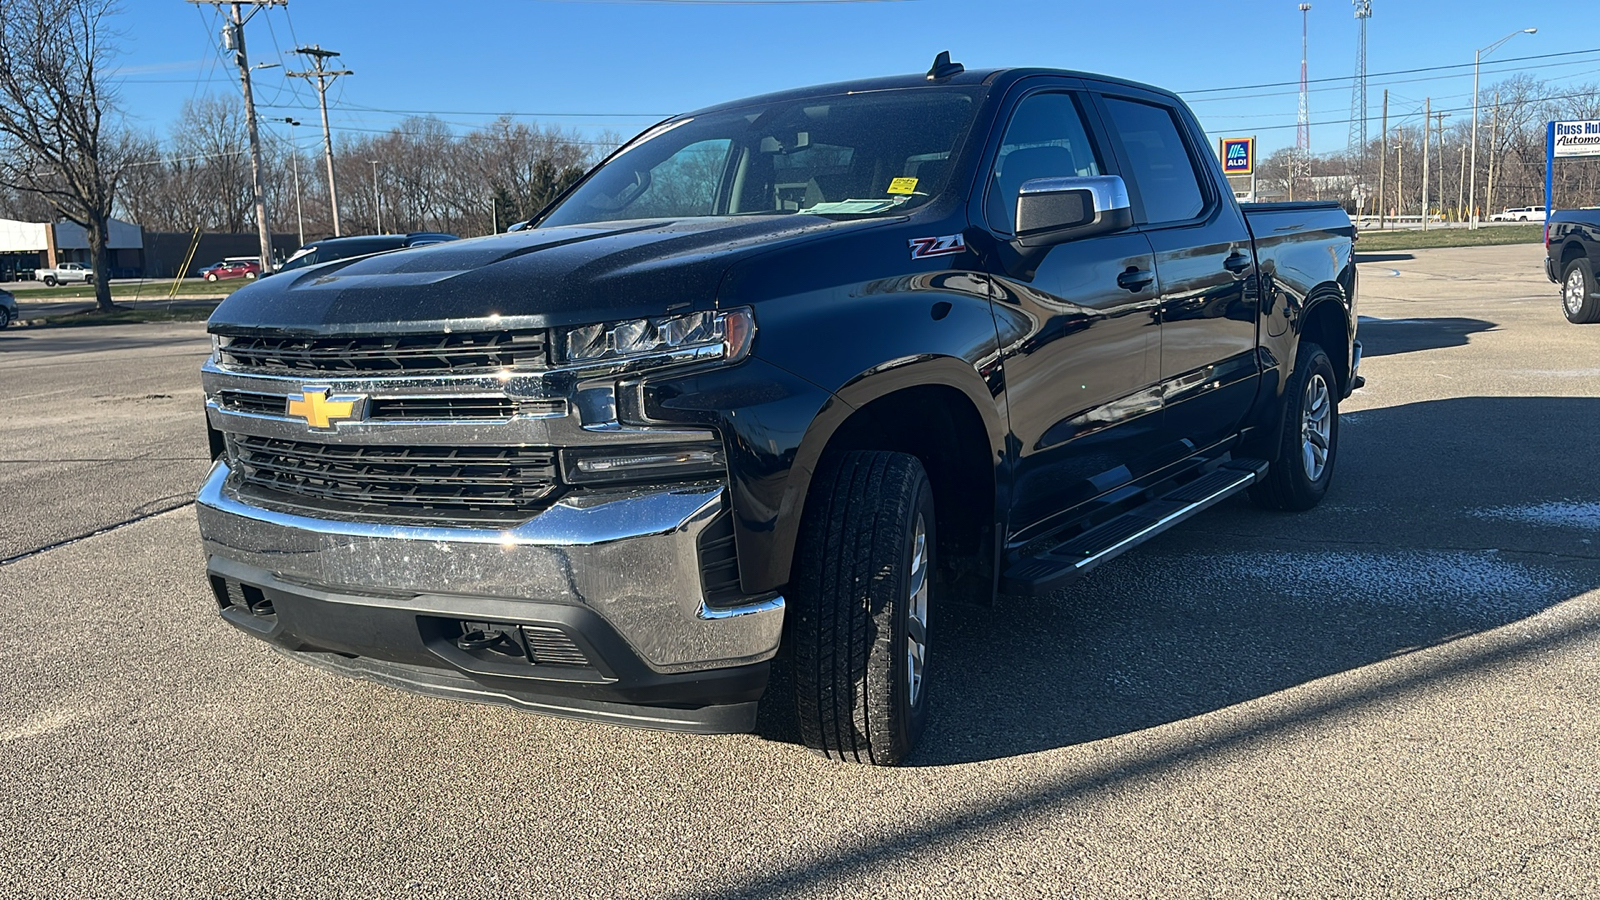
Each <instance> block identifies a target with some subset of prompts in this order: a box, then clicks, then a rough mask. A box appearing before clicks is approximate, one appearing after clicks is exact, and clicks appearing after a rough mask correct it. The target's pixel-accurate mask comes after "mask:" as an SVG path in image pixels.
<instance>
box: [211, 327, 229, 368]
mask: <svg viewBox="0 0 1600 900" xmlns="http://www.w3.org/2000/svg"><path fill="white" fill-rule="evenodd" d="M226 346H228V339H227V338H225V337H223V336H222V335H220V334H213V335H212V336H211V363H212V365H221V364H222V348H223V347H226Z"/></svg>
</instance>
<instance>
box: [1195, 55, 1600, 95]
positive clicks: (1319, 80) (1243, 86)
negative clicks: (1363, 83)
mask: <svg viewBox="0 0 1600 900" xmlns="http://www.w3.org/2000/svg"><path fill="white" fill-rule="evenodd" d="M1583 53H1600V47H1594V48H1591V49H1588V50H1568V51H1566V52H1564V53H1539V54H1535V55H1533V56H1513V57H1511V58H1509V59H1501V60H1497V62H1500V63H1512V62H1523V61H1526V60H1530V59H1555V58H1556V57H1560V56H1578V55H1580V54H1583ZM1470 68H1472V63H1452V64H1451V65H1448V66H1422V67H1421V68H1416V69H1395V70H1394V71H1392V72H1376V73H1373V75H1372V76H1371V77H1373V78H1385V77H1387V76H1390V75H1414V74H1416V73H1418V72H1442V71H1444V70H1446V69H1470ZM1351 80H1352V77H1351V76H1349V75H1338V76H1333V77H1330V78H1313V79H1311V80H1310V81H1309V82H1307V83H1308V84H1321V83H1324V82H1329V81H1351ZM1299 84H1300V82H1298V81H1273V82H1268V83H1265V84H1241V85H1235V86H1234V87H1219V88H1200V89H1197V90H1188V91H1178V93H1180V94H1218V93H1223V92H1225V91H1251V90H1255V89H1257V88H1273V87H1298V86H1299Z"/></svg>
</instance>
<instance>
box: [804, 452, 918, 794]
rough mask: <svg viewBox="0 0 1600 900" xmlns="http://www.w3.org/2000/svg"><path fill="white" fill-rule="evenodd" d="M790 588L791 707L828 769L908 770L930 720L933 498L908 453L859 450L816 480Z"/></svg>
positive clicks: (807, 742) (809, 743)
mask: <svg viewBox="0 0 1600 900" xmlns="http://www.w3.org/2000/svg"><path fill="white" fill-rule="evenodd" d="M800 529H801V531H800V542H799V554H798V556H797V558H796V569H795V578H794V582H793V586H792V590H791V594H792V598H791V599H792V601H793V603H794V610H795V614H796V615H795V621H794V626H793V627H794V630H793V640H794V657H795V659H794V670H795V678H794V680H795V702H796V710H797V713H798V719H799V725H800V735H801V739H802V740H803V741H804V742H805V744H806V746H808V747H810V748H811V749H813V750H815V751H816V752H818V753H820V754H822V755H824V756H827V757H829V758H830V759H837V760H843V761H847V762H863V763H871V764H873V765H880V766H890V765H898V764H899V763H901V762H902V761H904V760H905V758H906V756H907V755H908V754H909V753H910V752H911V749H912V747H914V746H915V745H916V742H917V739H918V738H919V737H920V736H921V735H922V732H923V730H924V728H925V727H926V725H927V721H928V690H927V688H928V684H927V673H928V669H927V662H928V610H929V599H930V592H931V590H932V586H933V580H934V579H933V571H934V565H935V558H934V548H935V547H936V546H937V541H936V535H935V532H934V509H933V489H932V487H931V486H930V484H929V483H928V476H927V473H926V472H925V471H924V470H923V468H922V463H921V462H920V461H919V460H918V459H917V458H916V457H914V456H911V455H909V454H905V453H887V452H879V451H873V452H866V451H854V452H850V453H846V454H844V455H843V456H841V457H839V458H838V459H837V460H835V461H834V462H833V463H832V464H831V465H828V466H826V467H825V468H824V469H823V470H822V471H819V472H818V475H817V478H816V480H815V482H814V483H813V486H812V491H811V496H810V499H809V500H808V501H807V506H806V512H805V518H804V520H803V521H802V522H801V526H800Z"/></svg>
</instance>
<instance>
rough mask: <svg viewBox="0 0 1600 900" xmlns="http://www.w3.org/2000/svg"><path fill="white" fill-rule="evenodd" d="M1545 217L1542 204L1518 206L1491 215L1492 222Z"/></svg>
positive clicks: (1524, 220) (1519, 220)
mask: <svg viewBox="0 0 1600 900" xmlns="http://www.w3.org/2000/svg"><path fill="white" fill-rule="evenodd" d="M1542 218H1544V207H1542V206H1516V207H1511V208H1509V209H1506V210H1503V211H1501V212H1497V213H1495V214H1494V215H1492V216H1490V217H1489V221H1491V222H1527V221H1529V220H1530V219H1542Z"/></svg>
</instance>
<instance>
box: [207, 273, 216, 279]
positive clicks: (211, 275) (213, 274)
mask: <svg viewBox="0 0 1600 900" xmlns="http://www.w3.org/2000/svg"><path fill="white" fill-rule="evenodd" d="M206 280H207V281H216V280H217V273H215V272H207V273H206Z"/></svg>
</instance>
